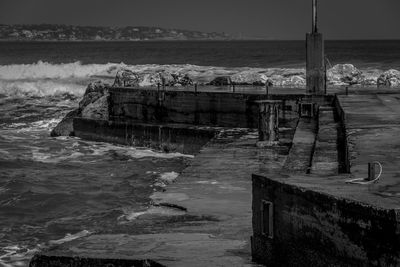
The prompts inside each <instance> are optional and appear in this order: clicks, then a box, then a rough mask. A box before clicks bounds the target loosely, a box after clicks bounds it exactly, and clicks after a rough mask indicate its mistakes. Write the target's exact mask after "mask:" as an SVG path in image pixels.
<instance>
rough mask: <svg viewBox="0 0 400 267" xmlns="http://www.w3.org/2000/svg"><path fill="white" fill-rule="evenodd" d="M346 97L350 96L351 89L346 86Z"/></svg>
mask: <svg viewBox="0 0 400 267" xmlns="http://www.w3.org/2000/svg"><path fill="white" fill-rule="evenodd" d="M346 95H349V87H348V86H346Z"/></svg>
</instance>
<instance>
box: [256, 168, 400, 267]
mask: <svg viewBox="0 0 400 267" xmlns="http://www.w3.org/2000/svg"><path fill="white" fill-rule="evenodd" d="M263 201H269V202H271V203H273V212H272V214H273V219H272V221H273V237H272V238H271V237H268V236H267V235H266V234H263V233H262V232H263V230H262V229H263V225H262V222H263V219H262V217H263V216H262V215H263V212H262V211H261V209H262V207H261V206H262V203H263ZM252 221H253V237H252V254H253V260H255V261H257V262H260V263H264V264H267V266H400V249H399V248H400V238H399V236H400V225H399V222H398V221H399V215H398V214H397V212H396V211H395V210H390V209H387V210H385V209H378V208H374V207H372V206H368V205H365V204H362V203H358V202H353V201H349V200H345V199H341V198H335V197H333V196H330V195H327V194H322V193H319V192H315V191H311V190H305V189H301V188H299V187H297V186H294V185H288V184H284V183H282V182H279V181H275V180H273V179H268V178H266V177H263V176H260V175H253V220H252Z"/></svg>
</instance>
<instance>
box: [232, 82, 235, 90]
mask: <svg viewBox="0 0 400 267" xmlns="http://www.w3.org/2000/svg"><path fill="white" fill-rule="evenodd" d="M232 90H233V92H235V84H234V83H233V84H232Z"/></svg>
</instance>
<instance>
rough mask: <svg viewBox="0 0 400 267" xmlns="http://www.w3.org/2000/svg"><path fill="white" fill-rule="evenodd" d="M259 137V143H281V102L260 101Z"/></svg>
mask: <svg viewBox="0 0 400 267" xmlns="http://www.w3.org/2000/svg"><path fill="white" fill-rule="evenodd" d="M257 103H258V105H259V123H258V135H259V141H261V142H267V143H268V144H272V143H274V142H278V141H279V109H280V107H281V106H282V101H281V100H260V101H257Z"/></svg>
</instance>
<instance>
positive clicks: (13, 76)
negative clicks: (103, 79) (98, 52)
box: [0, 61, 125, 80]
mask: <svg viewBox="0 0 400 267" xmlns="http://www.w3.org/2000/svg"><path fill="white" fill-rule="evenodd" d="M124 66H125V64H123V63H120V64H114V63H108V64H86V65H84V64H82V63H81V62H79V61H77V62H73V63H62V64H51V63H48V62H43V61H38V62H37V63H34V64H12V65H2V66H0V79H3V80H23V79H65V78H72V77H74V78H83V77H90V76H94V75H104V76H111V77H113V76H115V73H116V69H117V68H120V67H124Z"/></svg>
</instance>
